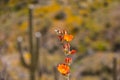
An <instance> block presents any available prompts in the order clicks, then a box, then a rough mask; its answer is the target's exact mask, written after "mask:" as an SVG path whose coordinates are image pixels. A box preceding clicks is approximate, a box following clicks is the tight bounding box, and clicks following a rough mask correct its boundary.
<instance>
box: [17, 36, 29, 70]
mask: <svg viewBox="0 0 120 80" xmlns="http://www.w3.org/2000/svg"><path fill="white" fill-rule="evenodd" d="M17 43H18V51H19V53H20V59H21V63H22V65H23V66H24V67H26V68H29V67H30V66H29V65H28V64H27V63H26V62H25V59H24V57H23V51H22V37H18V38H17Z"/></svg>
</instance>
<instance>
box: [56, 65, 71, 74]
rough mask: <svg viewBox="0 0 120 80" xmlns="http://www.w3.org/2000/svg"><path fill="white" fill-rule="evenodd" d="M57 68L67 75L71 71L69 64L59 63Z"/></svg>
mask: <svg viewBox="0 0 120 80" xmlns="http://www.w3.org/2000/svg"><path fill="white" fill-rule="evenodd" d="M57 69H58V71H59V72H60V73H61V74H62V75H67V74H69V73H70V67H69V66H68V65H67V64H59V65H58V66H57Z"/></svg>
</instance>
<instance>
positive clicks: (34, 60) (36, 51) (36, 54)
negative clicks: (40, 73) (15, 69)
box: [18, 5, 41, 80]
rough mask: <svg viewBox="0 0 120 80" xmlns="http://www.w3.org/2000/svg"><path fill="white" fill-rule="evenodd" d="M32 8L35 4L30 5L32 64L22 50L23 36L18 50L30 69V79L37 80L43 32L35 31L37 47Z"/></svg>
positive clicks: (23, 62)
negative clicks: (28, 62) (34, 41)
mask: <svg viewBox="0 0 120 80" xmlns="http://www.w3.org/2000/svg"><path fill="white" fill-rule="evenodd" d="M32 10H33V5H30V7H29V33H28V35H29V52H30V53H29V54H30V64H27V63H26V61H25V59H24V55H23V51H22V41H23V40H22V37H18V50H19V53H20V59H21V63H22V64H23V66H24V67H26V68H27V69H29V72H30V80H36V79H35V72H36V69H37V66H38V61H39V47H40V46H39V44H40V37H41V33H40V32H36V33H35V38H36V45H35V46H36V47H33V23H32V18H33V16H32Z"/></svg>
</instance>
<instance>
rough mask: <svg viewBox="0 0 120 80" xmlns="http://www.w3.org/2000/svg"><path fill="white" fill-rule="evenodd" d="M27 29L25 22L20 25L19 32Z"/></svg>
mask: <svg viewBox="0 0 120 80" xmlns="http://www.w3.org/2000/svg"><path fill="white" fill-rule="evenodd" d="M27 27H28V23H27V22H23V23H22V24H21V26H20V30H21V31H25V30H26V29H27Z"/></svg>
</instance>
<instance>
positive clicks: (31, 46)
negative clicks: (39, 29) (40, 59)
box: [29, 8, 35, 80]
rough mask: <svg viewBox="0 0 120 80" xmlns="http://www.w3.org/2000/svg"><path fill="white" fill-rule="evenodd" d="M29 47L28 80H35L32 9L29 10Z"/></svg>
mask: <svg viewBox="0 0 120 80" xmlns="http://www.w3.org/2000/svg"><path fill="white" fill-rule="evenodd" d="M29 46H30V48H29V49H30V54H31V66H30V80H35V68H34V60H35V57H34V52H33V24H32V8H29Z"/></svg>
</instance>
